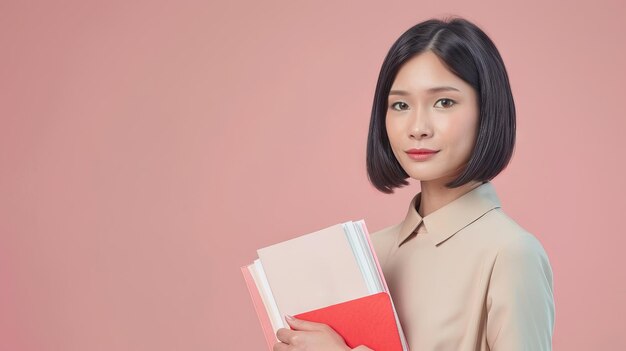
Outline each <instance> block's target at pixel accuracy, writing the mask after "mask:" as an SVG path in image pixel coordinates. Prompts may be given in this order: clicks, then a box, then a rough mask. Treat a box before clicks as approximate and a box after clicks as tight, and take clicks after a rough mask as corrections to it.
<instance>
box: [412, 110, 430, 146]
mask: <svg viewBox="0 0 626 351" xmlns="http://www.w3.org/2000/svg"><path fill="white" fill-rule="evenodd" d="M415 111H416V112H415V113H414V114H413V116H412V120H411V123H410V125H409V136H410V137H411V138H412V139H418V140H419V139H423V138H429V137H431V136H432V134H433V130H432V126H431V124H430V117H429V116H428V112H426V111H420V109H417V110H415Z"/></svg>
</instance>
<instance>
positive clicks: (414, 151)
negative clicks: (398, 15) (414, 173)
mask: <svg viewBox="0 0 626 351" xmlns="http://www.w3.org/2000/svg"><path fill="white" fill-rule="evenodd" d="M405 152H406V153H407V154H410V155H429V154H434V153H437V152H439V150H431V149H409V150H406V151H405Z"/></svg>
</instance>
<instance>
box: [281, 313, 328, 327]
mask: <svg viewBox="0 0 626 351" xmlns="http://www.w3.org/2000/svg"><path fill="white" fill-rule="evenodd" d="M285 321H287V324H289V326H290V327H291V328H292V329H293V330H304V331H316V330H329V329H331V328H330V327H329V326H328V325H326V324H324V323H317V322H310V321H305V320H303V319H298V318H295V317H292V316H289V315H285Z"/></svg>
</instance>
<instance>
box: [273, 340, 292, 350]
mask: <svg viewBox="0 0 626 351" xmlns="http://www.w3.org/2000/svg"><path fill="white" fill-rule="evenodd" d="M287 350H289V345H287V344H283V343H282V342H277V343H275V344H274V346H273V347H272V351H287Z"/></svg>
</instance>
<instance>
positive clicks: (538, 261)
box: [478, 208, 552, 288]
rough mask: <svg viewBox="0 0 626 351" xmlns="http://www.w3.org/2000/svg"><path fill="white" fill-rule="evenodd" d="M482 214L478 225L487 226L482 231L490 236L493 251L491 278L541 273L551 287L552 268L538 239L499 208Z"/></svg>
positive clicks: (527, 276)
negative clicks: (482, 219) (483, 217)
mask: <svg viewBox="0 0 626 351" xmlns="http://www.w3.org/2000/svg"><path fill="white" fill-rule="evenodd" d="M485 217H486V218H485V220H484V221H481V222H482V223H480V224H478V225H479V226H483V227H484V228H485V229H486V230H485V231H484V233H485V235H487V236H488V237H489V238H488V239H489V242H491V245H493V246H492V249H493V251H494V252H495V257H494V262H493V269H494V272H493V273H494V275H493V276H492V278H494V277H499V278H500V279H507V280H508V279H513V277H515V279H523V278H524V276H526V278H530V276H534V277H541V279H542V280H544V281H545V283H546V284H547V285H549V286H550V288H551V287H552V268H551V266H550V260H549V258H548V254H547V252H546V250H545V248H544V246H543V245H542V243H541V242H540V241H539V239H538V238H537V237H536V236H535V235H534V234H533V233H531V232H529V231H528V230H526V229H525V228H523V227H522V226H521V225H519V224H518V223H517V222H516V221H514V220H513V219H512V218H510V217H509V216H508V215H507V214H506V213H505V212H504V211H502V209H500V208H498V209H496V210H494V211H490V212H489V213H487V214H485Z"/></svg>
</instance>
